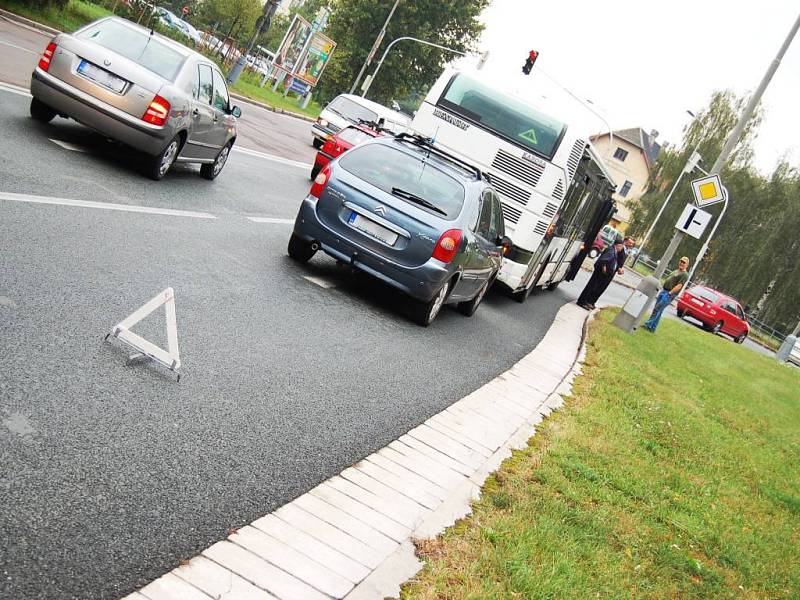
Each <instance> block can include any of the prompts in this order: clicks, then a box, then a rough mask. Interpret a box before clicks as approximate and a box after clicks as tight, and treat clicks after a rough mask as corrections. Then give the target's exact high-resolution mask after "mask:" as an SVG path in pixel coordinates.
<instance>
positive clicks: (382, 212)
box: [375, 206, 386, 217]
mask: <svg viewBox="0 0 800 600" xmlns="http://www.w3.org/2000/svg"><path fill="white" fill-rule="evenodd" d="M375 212H376V213H378V214H379V215H381V216H382V217H384V216H386V208H385V207H383V206H378V207H377V208H375Z"/></svg>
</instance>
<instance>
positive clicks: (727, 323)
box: [678, 285, 750, 344]
mask: <svg viewBox="0 0 800 600" xmlns="http://www.w3.org/2000/svg"><path fill="white" fill-rule="evenodd" d="M678 316H679V317H680V318H684V317H692V318H693V319H697V320H698V321H700V322H701V323H702V324H703V328H704V329H706V331H711V332H713V333H724V334H726V335H729V336H731V337H732V338H733V340H734V341H735V342H736V343H737V344H741V343H742V342H744V340H745V338H746V337H747V334H748V333H750V325H749V324H748V323H747V317H746V316H745V314H744V310H742V307H741V305H740V304H739V303H738V302H737V301H736V300H734V299H733V298H731V297H730V296H726V295H725V294H723V293H721V292H718V291H717V290H714V289H711V288H709V287H705V286H700V285H698V286H695V287H693V288H691V289H690V290H687V291H686V293H685V294H683V296H681V297H680V299H679V300H678Z"/></svg>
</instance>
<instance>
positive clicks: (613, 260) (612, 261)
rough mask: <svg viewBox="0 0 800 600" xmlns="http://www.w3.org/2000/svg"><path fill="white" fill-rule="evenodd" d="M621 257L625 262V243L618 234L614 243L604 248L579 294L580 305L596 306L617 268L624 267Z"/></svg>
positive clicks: (590, 308) (587, 307) (588, 307)
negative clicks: (620, 261) (587, 281)
mask: <svg viewBox="0 0 800 600" xmlns="http://www.w3.org/2000/svg"><path fill="white" fill-rule="evenodd" d="M620 257H622V259H623V264H624V257H625V243H624V240H623V239H622V237H619V236H618V237H617V239H616V240H614V243H613V244H612V245H610V246H609V247H608V248H606V249H605V250H603V253H602V254H601V255H600V257H599V258H598V259H597V260H596V261H595V263H594V271H593V272H592V277H591V278H590V279H589V283H587V284H586V287H585V288H583V291H582V292H581V295H580V296H578V306H580V307H581V308H585V309H586V310H592V309H593V308H594V303H595V302H597V299H598V298H600V296H602V295H603V292H605V291H606V288H607V287H608V284H610V283H611V280H612V279H614V275H615V274H616V273H617V270H619V269H621V268H622V264H620V263H619V260H620Z"/></svg>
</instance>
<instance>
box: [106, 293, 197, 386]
mask: <svg viewBox="0 0 800 600" xmlns="http://www.w3.org/2000/svg"><path fill="white" fill-rule="evenodd" d="M161 305H163V306H164V311H165V313H166V319H167V348H168V350H164V349H163V348H159V347H158V346H156V345H155V344H154V343H152V342H148V341H147V340H146V339H144V338H143V337H141V336H140V335H137V334H135V333H133V332H132V331H131V327H133V326H134V325H136V324H137V323H138V322H139V321H141V320H142V319H144V318H145V317H146V316H148V315H149V314H150V313H152V312H153V311H154V310H156V309H157V308H158V307H160V306H161ZM109 336H114V337H115V338H116V339H118V340H120V341H122V342H124V343H125V344H127V345H128V346H130V347H131V348H133V349H134V350H137V351H139V352H140V353H141V354H142V355H144V356H146V357H147V358H150V359H152V360H154V361H156V362H158V363H161V364H162V365H164V366H165V367H167V368H168V369H170V370H171V371H177V369H178V368H179V367H180V366H181V355H180V351H179V350H178V321H177V318H176V316H175V292H174V291H173V290H172V288H171V287H168V288H167V289H165V290H164V291H163V292H161V293H159V294H157V295H156V296H155V297H154V298H152V299H151V300H149V301H148V302H146V303H145V304H144V305H142V306H141V307H140V308H138V309H137V310H135V311H134V312H133V313H131V315H130V316H128V317H126V318H125V319H123V320H122V321H120V322H119V323H117V324H116V325H114V327H113V328H112V329H111V332H110V333H109V334H108V335H106V339H108V337H109ZM179 377H180V375H179Z"/></svg>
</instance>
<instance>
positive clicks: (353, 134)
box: [311, 125, 381, 179]
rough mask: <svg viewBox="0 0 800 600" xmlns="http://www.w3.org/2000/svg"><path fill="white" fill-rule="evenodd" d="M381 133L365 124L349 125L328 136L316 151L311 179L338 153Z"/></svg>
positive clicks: (342, 152)
mask: <svg viewBox="0 0 800 600" xmlns="http://www.w3.org/2000/svg"><path fill="white" fill-rule="evenodd" d="M379 135H381V133H380V131H376V130H375V129H371V128H369V127H367V126H366V125H350V126H349V127H345V128H344V129H342V130H341V131H340V132H338V133H337V134H336V135H332V136H329V137H328V138H327V139H326V140H325V143H323V144H322V147H321V148H320V149H319V152H317V157H316V158H315V159H314V166H313V167H312V168H311V179H314V178H316V176H317V175H318V174H319V172H320V171H321V170H322V168H323V167H324V166H325V165H327V164H328V163H329V162H331V161H332V160H333V159H334V158H336V157H337V156H339V155H340V154H344V153H345V152H347V151H348V150H350V148H352V147H353V146H356V145H358V144H360V143H361V142H366V141H367V140H369V139H372V138H374V137H378V136H379Z"/></svg>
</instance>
